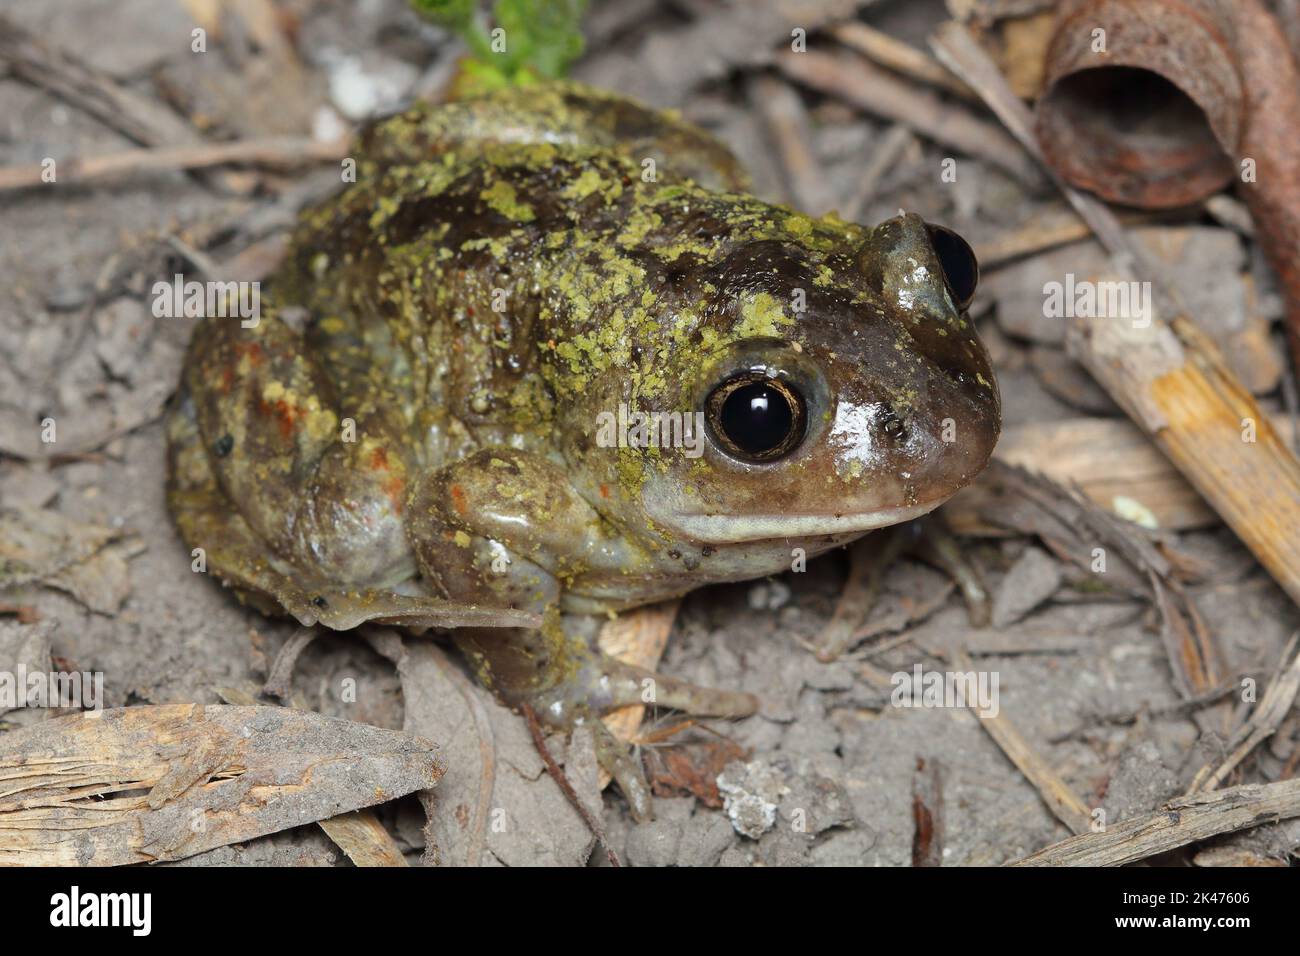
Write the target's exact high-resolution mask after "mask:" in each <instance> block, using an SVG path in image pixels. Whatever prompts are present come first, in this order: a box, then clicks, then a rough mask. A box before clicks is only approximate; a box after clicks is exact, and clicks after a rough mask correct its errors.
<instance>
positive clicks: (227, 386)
mask: <svg viewBox="0 0 1300 956" xmlns="http://www.w3.org/2000/svg"><path fill="white" fill-rule="evenodd" d="M234 387H235V367H234V366H233V365H227V366H226V367H225V368H223V369H222V370H221V386H220V388H221V394H222V395H229V394H230V390H231V389H232V388H234Z"/></svg>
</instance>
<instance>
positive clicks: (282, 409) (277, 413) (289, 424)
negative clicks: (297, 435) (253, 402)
mask: <svg viewBox="0 0 1300 956" xmlns="http://www.w3.org/2000/svg"><path fill="white" fill-rule="evenodd" d="M257 411H258V413H259V414H262V415H265V416H267V417H272V416H273V417H274V418H276V419H277V420H278V422H279V425H280V437H281V438H283V439H285V440H286V441H288V439H289V438H290V436H292V435H293V432H294V429H295V428H296V427H297V425H298V423H299V422H300V421H302V412H301V410H300V409H298V408H297V406H294V405H290V404H289V403H288V402H286V401H285V400H284V399H283V398H280V399H276V401H275V402H273V403H271V402H267V401H266V400H265V399H258V402H257Z"/></svg>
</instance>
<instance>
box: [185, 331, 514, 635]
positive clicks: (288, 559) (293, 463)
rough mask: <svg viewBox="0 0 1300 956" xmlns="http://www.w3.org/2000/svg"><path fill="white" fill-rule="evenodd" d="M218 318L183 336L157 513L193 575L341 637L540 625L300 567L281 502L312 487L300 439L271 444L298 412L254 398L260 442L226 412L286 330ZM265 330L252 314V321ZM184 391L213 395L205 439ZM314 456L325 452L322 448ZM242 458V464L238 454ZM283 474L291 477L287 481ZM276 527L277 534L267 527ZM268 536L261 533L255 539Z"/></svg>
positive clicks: (289, 512) (315, 565)
mask: <svg viewBox="0 0 1300 956" xmlns="http://www.w3.org/2000/svg"><path fill="white" fill-rule="evenodd" d="M207 321H208V323H212V322H215V321H217V320H213V319H209V320H207ZM224 322H225V323H226V324H227V328H225V329H214V328H213V327H212V326H211V325H208V326H207V328H206V332H207V334H206V335H196V336H195V342H196V344H195V346H193V347H192V349H196V350H198V351H197V352H196V351H191V353H190V356H189V357H188V358H187V361H186V373H185V376H184V378H183V381H182V385H181V390H180V393H179V394H178V395H177V397H176V399H175V400H174V402H173V405H172V407H171V409H170V411H169V413H168V416H167V423H166V428H167V440H168V477H167V498H168V506H169V509H170V511H171V513H172V516H173V518H174V519H175V521H176V524H177V526H178V528H179V529H180V532H181V536H182V537H183V538H184V540H185V541H186V543H187V544H188V545H189V546H190V547H191V548H192V549H194V551H193V554H192V557H193V559H194V567H195V569H196V570H202V571H210V572H211V573H213V574H215V575H216V576H217V577H218V578H220V579H221V580H222V581H223V582H224V583H225V584H226V585H227V586H229V587H231V588H232V589H233V590H234V591H235V592H236V594H237V595H238V596H239V598H240V599H241V600H242V601H244V602H245V603H248V604H251V605H252V606H254V607H256V608H257V609H258V610H261V611H263V612H264V613H276V612H279V611H283V612H286V613H288V614H290V615H292V616H293V617H295V618H297V619H298V620H299V621H300V622H301V623H303V624H305V625H311V624H314V623H317V622H319V623H322V624H324V625H326V626H328V627H331V628H335V629H338V630H345V629H348V628H351V627H355V626H356V625H358V624H360V623H362V622H364V621H369V620H377V621H382V622H385V623H395V624H405V625H408V626H415V627H431V626H438V627H463V626H474V627H486V628H491V627H501V626H508V627H520V626H536V624H537V623H538V622H539V621H540V618H539V617H538V616H537V615H534V614H529V613H527V612H521V611H512V610H501V609H497V608H488V607H480V606H474V605H468V604H462V603H456V602H452V601H447V600H444V599H442V598H440V597H434V596H432V595H428V594H424V593H420V591H419V590H418V589H417V588H414V587H400V588H398V587H382V586H376V585H374V584H373V582H367V581H364V580H361V581H358V580H356V579H355V578H349V577H347V576H346V575H341V574H339V573H337V572H338V570H339V568H338V563H337V561H336V562H335V567H334V568H332V569H331V568H330V567H328V566H326V565H323V563H319V562H315V561H313V560H310V556H309V557H308V559H307V560H303V557H302V553H301V552H295V549H294V542H295V540H297V539H295V537H294V536H293V530H294V529H293V527H292V525H293V518H294V517H295V515H294V514H293V508H294V505H293V503H294V502H296V501H300V500H302V499H303V498H304V496H307V500H308V501H310V500H311V497H310V496H311V494H312V492H313V491H314V490H315V489H314V487H313V485H312V484H311V479H313V478H315V479H316V480H319V477H320V474H319V469H318V468H311V467H308V466H307V465H306V462H305V459H306V458H307V457H309V453H310V452H311V450H312V446H311V443H310V436H307V437H306V438H303V437H298V438H297V440H296V441H290V440H289V437H287V436H286V437H284V439H283V441H279V442H278V441H277V437H279V436H281V422H283V421H284V420H286V419H287V418H290V416H297V415H299V412H298V411H297V410H296V409H297V408H298V407H299V405H298V404H295V405H294V406H293V408H292V409H289V408H288V407H287V406H286V409H283V410H282V409H281V408H280V407H278V406H277V405H275V404H273V403H272V402H273V400H272V399H271V398H265V399H264V402H265V404H267V406H268V407H269V414H267V415H262V416H261V417H262V418H263V419H269V420H270V422H271V427H272V429H273V431H272V432H271V434H269V435H268V434H267V433H266V428H265V426H264V425H259V424H258V423H257V420H256V419H255V418H253V417H251V416H243V417H241V416H240V415H237V414H234V411H233V410H234V407H235V406H233V405H232V404H231V403H232V402H233V401H234V399H233V398H232V396H237V395H238V394H239V393H240V391H241V389H242V390H245V391H247V389H248V386H247V385H246V384H245V385H241V384H240V377H241V376H248V377H250V378H255V377H256V376H252V375H250V374H249V373H250V372H252V371H254V370H256V369H258V368H262V367H267V366H269V367H275V365H276V364H279V365H280V366H281V368H283V363H282V362H277V360H276V356H275V353H274V351H273V350H272V348H271V347H270V343H272V342H274V340H275V339H276V338H280V339H283V338H285V337H286V336H287V334H288V332H289V330H288V329H286V328H284V327H283V326H281V327H280V328H279V329H278V330H277V329H274V326H270V327H269V328H271V330H272V331H271V335H270V337H267V338H263V337H255V336H252V335H243V336H239V335H235V334H232V331H231V329H230V328H229V327H228V326H229V325H233V324H234V320H224ZM267 323H268V320H267V319H265V318H264V319H263V321H262V324H263V325H266V324H267ZM277 324H278V323H277ZM245 331H248V330H245ZM264 343H266V347H265V348H264V347H263V344H264ZM283 344H284V343H283V342H282V343H280V345H283ZM255 345H256V346H257V348H254V346H255ZM276 347H280V346H276ZM232 356H233V359H234V362H236V363H247V364H245V365H243V366H242V367H241V366H240V365H238V364H236V365H234V366H232V365H230V364H222V363H223V361H229V360H230V359H231V357H232ZM227 370H228V371H229V377H228V378H227V377H226V373H227ZM272 380H274V381H279V382H280V387H281V388H283V387H284V383H283V380H281V379H267V378H265V377H261V378H260V379H259V381H258V384H260V385H261V392H262V394H263V395H264V396H265V395H267V393H268V383H269V381H272ZM288 381H289V382H290V383H291V387H293V383H295V382H300V381H301V380H300V379H298V378H295V377H294V375H293V374H292V372H291V370H290V374H289V375H288ZM196 384H197V385H201V386H202V389H200V391H215V392H216V393H218V394H217V397H216V398H213V399H210V400H209V401H208V402H207V403H206V405H207V408H206V416H207V424H208V430H207V431H206V433H205V429H204V427H203V425H204V417H205V412H204V405H205V403H203V402H200V401H196V399H195V398H194V393H195V385H196ZM269 392H270V393H272V394H273V395H276V396H278V398H277V399H275V401H278V400H280V399H284V400H285V401H288V399H286V397H285V394H282V393H280V392H278V391H277V390H276V389H275V388H270V389H269ZM295 394H297V395H298V397H297V398H295V399H294V401H295V402H298V401H299V400H301V401H302V402H307V399H306V398H305V397H303V396H302V395H301V394H300V393H295ZM244 397H245V398H246V399H248V397H249V396H247V395H245V396H244ZM290 420H292V419H290ZM237 436H238V437H237ZM322 448H323V449H325V450H327V446H322ZM240 449H242V452H241V451H240ZM250 450H251V451H252V452H253V454H252V456H251V457H249V456H247V455H246V454H245V453H247V452H249V451H250ZM223 465H224V466H225V471H226V473H225V474H224V475H223ZM295 475H298V476H300V478H299V480H297V481H295V480H294V476H295ZM223 477H224V478H225V479H226V481H224V482H223V481H222V478H223ZM277 515H278V518H277ZM277 521H281V522H284V523H285V524H286V525H288V527H284V528H280V527H278V526H277V524H276V522H277ZM268 530H269V532H270V533H264V531H268ZM308 541H309V543H310V539H308ZM331 570H332V571H334V572H335V573H330V572H331ZM404 592H405V593H404Z"/></svg>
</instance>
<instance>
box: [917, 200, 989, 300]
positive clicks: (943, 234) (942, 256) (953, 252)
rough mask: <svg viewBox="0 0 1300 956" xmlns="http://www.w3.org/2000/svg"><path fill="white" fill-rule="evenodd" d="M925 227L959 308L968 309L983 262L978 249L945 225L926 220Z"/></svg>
mask: <svg viewBox="0 0 1300 956" xmlns="http://www.w3.org/2000/svg"><path fill="white" fill-rule="evenodd" d="M925 231H926V232H928V233H929V234H930V245H931V246H933V247H934V253H935V255H936V256H938V257H939V265H940V266H942V267H943V279H944V281H945V282H946V283H947V284H948V291H949V292H951V293H952V297H953V301H955V302H956V303H957V308H958V310H959V311H961V312H965V311H966V310H967V309H968V308H970V303H971V300H972V299H974V298H975V287H976V286H977V285H979V281H980V266H979V262H978V261H976V259H975V250H973V249H972V248H971V247H970V243H968V242H967V241H966V240H965V239H963V238H962V237H961V236H959V235H957V233H955V232H953V231H952V230H951V229H949V228H947V227H946V226H936V225H934V224H933V223H929V222H927V223H926V224H925Z"/></svg>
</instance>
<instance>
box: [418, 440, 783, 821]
mask: <svg viewBox="0 0 1300 956" xmlns="http://www.w3.org/2000/svg"><path fill="white" fill-rule="evenodd" d="M407 529H408V533H409V534H410V536H411V547H412V550H413V551H414V552H415V556H416V560H417V561H418V563H419V564H420V568H421V571H422V573H423V574H424V575H425V577H426V578H427V579H429V580H430V581H432V582H434V583H435V584H436V586H437V587H438V588H439V589H440V590H441V591H442V592H443V593H444V594H445V595H446V596H447V597H448V598H451V599H453V600H456V601H473V602H486V603H490V604H493V605H496V606H508V607H517V608H520V609H524V610H532V611H540V612H544V613H545V618H544V624H543V626H542V627H541V628H540V629H537V630H530V629H522V628H521V629H507V630H500V631H491V630H479V629H474V628H469V629H464V630H460V631H457V632H456V634H455V635H454V637H455V640H456V642H457V643H458V645H459V646H460V648H461V650H462V651H463V652H464V653H465V655H466V656H467V657H468V658H469V660H470V662H471V664H472V665H473V667H474V669H475V670H476V672H477V673H478V676H479V678H480V680H482V682H483V683H484V684H485V685H487V686H488V687H489V688H491V689H492V690H493V691H495V692H496V693H497V694H499V695H500V696H501V697H502V698H503V699H505V700H506V701H507V702H509V703H512V704H516V705H518V704H525V703H526V704H529V705H530V706H532V707H533V708H534V709H535V710H536V711H537V713H538V714H539V715H540V716H541V717H542V718H543V719H544V720H546V721H547V722H548V723H550V724H552V725H553V726H560V727H570V726H572V725H574V724H575V723H578V722H581V721H583V720H586V719H588V718H590V717H598V716H600V715H601V714H604V713H606V712H608V711H610V710H614V709H616V708H619V707H623V706H626V705H628V704H643V703H649V704H657V705H659V706H662V707H669V708H673V709H676V710H682V711H685V712H687V713H691V714H696V715H701V716H715V717H744V716H747V715H749V714H752V713H754V711H755V710H756V709H757V700H756V699H755V698H754V696H753V695H752V694H745V693H740V692H736V691H726V690H716V689H712V688H707V687H699V686H696V685H694V684H690V683H687V682H685V681H680V680H677V679H675V678H671V677H665V676H664V675H661V674H657V673H655V672H653V671H648V670H644V669H642V668H639V667H633V666H631V665H628V664H624V663H622V662H620V661H617V660H615V659H613V658H611V657H608V656H606V655H605V654H602V653H601V652H600V651H598V650H596V649H594V647H593V640H594V637H595V631H596V628H597V626H598V624H599V620H598V619H596V618H594V617H591V616H589V615H572V614H570V615H563V614H561V613H560V609H559V605H560V602H561V599H562V597H563V592H564V590H565V589H566V588H567V587H570V586H573V585H574V584H575V582H580V581H582V580H583V579H584V578H589V577H590V578H595V579H603V578H606V576H607V575H612V574H615V573H617V571H618V570H619V569H620V568H627V567H629V566H633V565H635V563H636V562H637V561H638V560H642V559H643V556H641V555H639V552H638V549H637V547H636V546H635V545H634V544H632V543H630V542H628V541H626V540H625V539H624V538H622V537H621V536H620V535H619V534H618V533H617V531H615V530H614V529H612V528H611V527H610V526H609V525H608V523H607V522H605V521H604V520H603V519H602V518H601V516H600V514H599V513H598V512H597V511H596V510H595V509H594V508H593V507H592V506H591V505H590V504H588V503H587V502H586V501H585V500H584V499H583V498H582V497H581V496H580V495H579V494H578V493H577V491H576V490H575V489H574V488H573V487H572V486H571V485H570V483H569V481H568V479H567V477H566V476H565V473H564V470H563V469H562V468H561V467H560V466H558V465H556V464H555V463H553V462H551V461H549V460H547V459H544V458H541V457H539V456H537V455H533V454H529V453H527V452H522V451H517V450H513V449H506V448H489V449H485V450H483V451H481V452H479V453H477V454H475V455H472V456H470V457H469V458H466V459H463V460H461V461H459V462H456V463H455V464H452V465H449V466H447V467H446V468H443V469H441V470H439V471H437V472H434V473H432V474H430V475H427V476H425V478H423V479H422V480H421V481H420V483H419V484H418V485H417V487H416V488H415V489H414V490H413V492H412V495H411V498H410V501H409V512H408V523H407ZM610 756H611V759H609V760H607V761H603V762H604V763H605V764H606V768H607V769H608V770H610V772H611V773H612V774H614V775H615V779H617V780H618V781H619V783H620V786H622V787H623V790H624V792H625V794H628V795H629V796H631V794H630V793H629V789H631V788H635V787H636V786H637V784H636V783H635V782H634V781H630V780H627V779H626V774H627V771H628V768H627V761H626V760H623V761H622V764H621V766H620V761H619V760H616V759H613V755H610Z"/></svg>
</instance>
